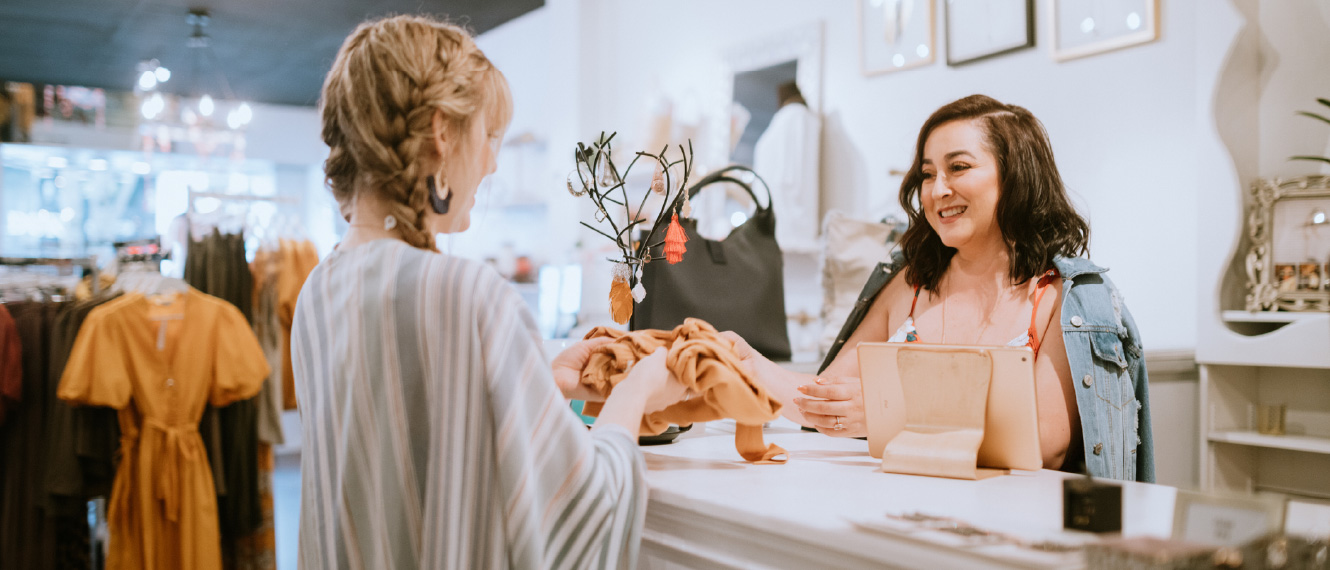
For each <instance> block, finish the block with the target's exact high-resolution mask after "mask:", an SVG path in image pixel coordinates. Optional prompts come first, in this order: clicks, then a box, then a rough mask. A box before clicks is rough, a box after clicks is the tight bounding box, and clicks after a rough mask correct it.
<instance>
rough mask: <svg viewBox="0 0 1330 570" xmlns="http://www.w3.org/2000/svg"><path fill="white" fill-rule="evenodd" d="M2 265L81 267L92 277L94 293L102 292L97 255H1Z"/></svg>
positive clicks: (85, 274)
mask: <svg viewBox="0 0 1330 570" xmlns="http://www.w3.org/2000/svg"><path fill="white" fill-rule="evenodd" d="M0 266H9V267H58V268H61V269H65V268H73V267H79V268H82V269H83V276H84V277H89V276H91V277H92V293H93V294H94V295H96V294H98V293H101V292H102V291H101V290H102V283H101V279H98V276H97V258H96V257H0Z"/></svg>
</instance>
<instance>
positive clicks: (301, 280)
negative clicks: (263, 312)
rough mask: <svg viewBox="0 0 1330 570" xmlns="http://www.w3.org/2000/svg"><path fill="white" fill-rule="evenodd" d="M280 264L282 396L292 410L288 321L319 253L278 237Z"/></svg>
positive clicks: (305, 243) (309, 245)
mask: <svg viewBox="0 0 1330 570" xmlns="http://www.w3.org/2000/svg"><path fill="white" fill-rule="evenodd" d="M281 251H282V266H281V273H280V275H279V277H278V279H279V281H278V285H277V286H278V293H277V311H278V316H279V317H280V319H281V323H282V383H283V385H282V398H283V400H284V401H283V404H284V405H285V407H286V409H288V410H294V409H296V388H295V375H294V374H292V372H291V323H292V320H293V319H294V318H295V314H296V299H297V298H298V297H299V296H300V289H301V288H302V287H304V286H305V279H307V278H308V277H309V272H310V271H313V270H314V266H316V265H318V264H319V252H318V251H317V250H315V249H314V244H313V243H310V242H308V241H294V240H285V239H284V240H282V250H281Z"/></svg>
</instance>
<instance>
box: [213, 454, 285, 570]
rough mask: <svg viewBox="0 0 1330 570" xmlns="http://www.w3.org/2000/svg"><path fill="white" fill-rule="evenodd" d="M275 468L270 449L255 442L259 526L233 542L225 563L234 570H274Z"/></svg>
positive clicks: (275, 562)
mask: <svg viewBox="0 0 1330 570" xmlns="http://www.w3.org/2000/svg"><path fill="white" fill-rule="evenodd" d="M275 466H276V461H275V459H274V457H273V453H272V447H270V446H269V445H268V444H266V443H263V442H259V497H260V499H261V500H262V504H261V506H260V508H261V512H262V517H261V520H262V521H263V524H262V525H261V526H260V527H259V528H258V529H256V530H255V531H254V532H252V533H249V534H247V535H245V536H243V537H241V538H238V539H236V541H235V548H234V551H233V554H232V557H231V558H230V559H229V560H226V561H225V563H226V564H225V565H226V567H227V568H232V569H234V570H276V568H277V529H276V525H275V524H274V521H273V498H272V473H273V470H274V468H275Z"/></svg>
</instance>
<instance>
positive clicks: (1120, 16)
mask: <svg viewBox="0 0 1330 570" xmlns="http://www.w3.org/2000/svg"><path fill="white" fill-rule="evenodd" d="M1052 18H1053V42H1052V44H1053V48H1052V50H1053V59H1056V60H1058V61H1067V60H1070V59H1076V58H1078V57H1085V56H1088V55H1095V54H1099V53H1104V52H1107V51H1113V50H1117V49H1122V48H1127V47H1131V46H1135V45H1140V44H1144V43H1149V42H1152V41H1155V40H1157V39H1159V0H1053V10H1052Z"/></svg>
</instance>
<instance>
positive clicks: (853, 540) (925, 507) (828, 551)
mask: <svg viewBox="0 0 1330 570" xmlns="http://www.w3.org/2000/svg"><path fill="white" fill-rule="evenodd" d="M733 429H734V424H733V422H728V421H726V422H710V423H709V424H707V425H706V428H705V429H703V430H698V429H694V430H692V431H690V432H689V433H686V434H685V435H684V437H682V438H680V439H679V440H678V441H676V442H675V443H673V444H669V445H661V446H650V447H643V448H642V450H643V452H644V453H645V456H646V464H647V468H648V470H649V473H648V475H647V478H648V481H649V483H650V485H651V495H650V505H649V507H648V509H647V523H646V530H645V531H644V536H643V546H642V548H643V552H644V556H643V564H642V566H643V567H644V568H649V569H650V568H665V567H670V566H673V565H682V566H688V567H734V568H758V567H772V568H780V567H788V568H794V567H800V568H832V567H836V568H846V567H870V566H871V567H883V566H898V567H909V568H921V567H928V568H930V569H937V568H974V567H977V566H984V567H1008V566H1009V567H1060V568H1065V567H1068V566H1077V565H1081V564H1083V562H1082V560H1083V555H1081V554H1080V553H1072V554H1065V553H1062V554H1056V553H1048V552H1042V551H1037V550H1032V549H1029V548H1021V547H1018V546H1014V545H1010V544H997V545H994V544H992V543H991V542H990V543H989V544H987V545H979V544H978V541H979V540H980V539H974V538H965V537H961V536H959V535H956V534H954V533H947V532H942V531H937V530H924V529H921V528H920V527H919V526H918V525H916V524H914V523H905V522H900V521H893V520H892V519H889V518H888V517H887V516H886V515H887V514H888V513H890V514H898V515H903V514H910V513H924V514H928V515H935V516H945V517H949V518H952V519H956V520H959V521H962V522H963V523H964V524H968V525H970V526H974V527H978V528H981V529H984V530H987V531H999V532H1002V533H1004V534H1006V535H1009V536H1015V537H1018V538H1020V539H1023V540H1028V541H1030V542H1039V541H1044V540H1047V541H1052V542H1058V543H1062V544H1080V543H1084V542H1086V541H1092V540H1096V538H1095V536H1094V535H1091V534H1088V533H1081V532H1071V531H1064V530H1062V480H1063V479H1065V478H1067V477H1070V476H1071V475H1068V474H1065V473H1060V472H1056V471H1047V470H1045V471H1038V472H1015V473H1014V474H1012V475H1006V476H1000V477H995V478H992V479H986V480H982V481H961V480H955V479H943V478H934V477H915V476H908V475H895V474H888V473H882V472H880V471H879V467H880V461H879V460H875V459H873V458H871V457H869V456H868V444H867V442H866V441H862V440H855V439H844V438H833V437H827V436H824V435H821V434H816V433H811V432H802V431H799V429H798V427H797V426H796V425H795V424H793V423H790V422H788V421H786V420H784V419H781V420H777V421H776V422H773V424H772V426H771V427H768V428H767V429H766V441H767V442H768V443H775V444H777V445H780V446H781V447H783V448H785V449H786V450H787V451H789V453H790V460H789V462H787V463H785V464H783V465H751V464H748V463H746V462H744V461H743V460H742V459H740V457H739V455H738V452H736V451H735V449H734V435H733ZM1123 487H1124V489H1123V504H1124V512H1123V535H1124V536H1138V535H1150V536H1158V537H1167V536H1168V535H1169V534H1170V531H1171V528H1172V513H1173V501H1174V498H1175V489H1173V488H1172V487H1165V486H1161V485H1151V484H1145V483H1124V484H1123ZM870 527H871V528H870Z"/></svg>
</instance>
